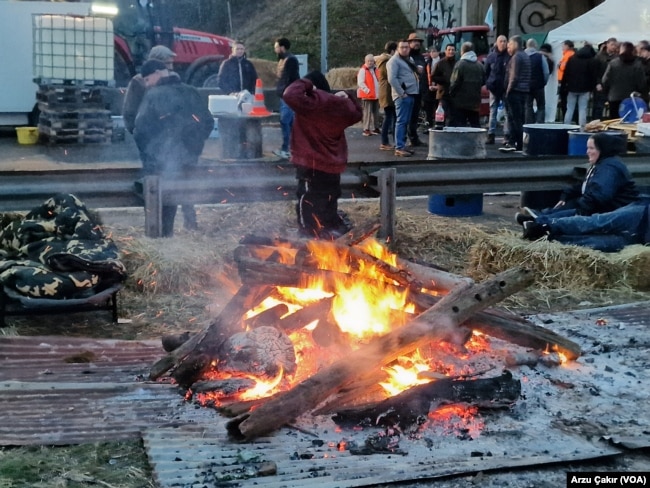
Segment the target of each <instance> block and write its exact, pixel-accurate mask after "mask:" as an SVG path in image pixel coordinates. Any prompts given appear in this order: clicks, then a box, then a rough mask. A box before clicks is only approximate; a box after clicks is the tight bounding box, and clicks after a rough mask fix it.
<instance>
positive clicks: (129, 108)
mask: <svg viewBox="0 0 650 488" xmlns="http://www.w3.org/2000/svg"><path fill="white" fill-rule="evenodd" d="M175 56H176V53H175V52H174V51H172V50H171V49H169V48H168V47H167V46H163V45H162V44H161V45H159V46H154V47H153V48H152V49H151V51H150V52H149V57H148V58H147V61H148V60H150V59H155V60H158V61H161V62H162V63H164V64H165V66H166V67H167V69H168V70H169V71H170V73H173V72H172V71H171V70H172V69H173V68H174V57H175ZM173 74H174V75H176V76H178V75H177V74H176V73H173ZM179 81H180V77H179ZM144 91H145V86H144V80H143V79H142V75H141V74H137V75H135V76H134V77H133V78H131V81H129V85H128V86H127V87H126V93H125V95H124V104H123V105H122V117H123V118H124V127H126V130H128V131H129V132H130V133H131V134H133V129H134V128H135V116H136V115H138V108H139V107H140V103H141V102H142V98H143V97H144Z"/></svg>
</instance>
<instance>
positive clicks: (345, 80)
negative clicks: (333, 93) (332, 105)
mask: <svg viewBox="0 0 650 488" xmlns="http://www.w3.org/2000/svg"><path fill="white" fill-rule="evenodd" d="M357 73H359V68H334V69H331V70H329V71H328V72H327V75H326V76H325V78H327V82H328V83H329V84H330V87H331V88H332V90H356V89H357Z"/></svg>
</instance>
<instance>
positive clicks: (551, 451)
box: [143, 424, 620, 488]
mask: <svg viewBox="0 0 650 488" xmlns="http://www.w3.org/2000/svg"><path fill="white" fill-rule="evenodd" d="M321 427H322V426H321ZM329 427H331V426H329ZM318 433H319V438H318V439H317V438H315V437H313V436H311V435H308V434H305V433H302V432H297V431H295V430H291V429H287V428H285V429H282V430H280V431H279V432H277V433H276V434H275V435H273V436H272V437H265V438H260V439H256V440H255V441H253V442H249V443H246V444H244V445H242V444H234V443H232V442H230V441H229V440H228V438H227V437H226V435H225V428H224V427H223V426H221V425H217V424H215V425H214V426H210V427H206V426H203V427H201V426H197V425H195V426H181V427H179V428H173V429H172V428H161V429H155V430H153V429H150V430H147V431H145V432H143V438H144V443H145V448H146V449H147V454H148V456H149V462H150V464H151V465H152V467H153V472H154V478H155V481H156V483H157V484H158V486H160V488H205V487H212V486H222V487H226V486H233V487H234V486H237V487H241V488H247V487H251V488H252V487H258V486H264V487H265V488H306V487H314V488H316V487H318V488H348V487H362V486H377V485H379V484H381V485H385V484H389V483H395V482H404V481H416V480H425V479H426V480H431V479H439V478H446V477H449V476H455V475H459V474H467V473H477V472H479V471H482V472H487V471H493V470H501V469H514V468H521V467H524V466H541V465H545V464H551V463H557V462H560V461H562V462H573V461H581V460H586V459H594V458H601V457H608V456H613V455H617V454H619V453H620V451H619V450H618V449H615V448H613V447H610V446H607V445H601V446H594V445H591V444H588V443H586V442H585V441H584V440H582V439H578V438H576V437H574V436H571V435H567V434H564V433H561V432H558V431H554V430H553V429H551V430H549V431H547V432H544V433H542V434H541V435H543V436H544V439H545V440H544V441H542V442H540V439H539V438H538V437H537V436H538V435H540V433H537V432H523V431H520V432H518V433H517V437H516V438H512V432H504V433H503V437H502V436H499V433H498V432H496V431H495V432H493V434H492V435H493V437H492V438H491V439H482V441H481V443H480V446H477V445H476V444H475V443H473V442H467V441H458V440H457V439H453V438H447V439H445V440H444V445H439V446H431V447H427V446H426V443H425V442H423V441H417V440H416V441H413V442H408V441H407V440H406V439H405V440H404V442H401V443H400V447H401V448H402V449H403V450H405V451H406V452H407V454H406V455H399V454H390V453H387V454H373V455H360V456H355V455H352V454H350V451H347V450H342V451H339V450H338V449H337V446H336V444H337V442H336V440H337V439H338V440H341V439H344V438H347V441H348V442H349V441H350V440H351V438H350V433H349V432H346V433H345V434H341V433H337V431H336V429H331V428H321V429H318ZM367 435H368V432H360V433H358V435H357V437H358V439H357V441H358V442H361V443H363V438H364V437H367ZM504 438H505V439H507V444H508V449H507V452H504V449H503V447H502V446H503V442H504ZM361 445H362V444H361ZM550 446H553V447H552V448H551V447H550ZM260 464H264V465H265V466H268V465H271V466H274V467H275V472H272V473H270V474H269V475H267V476H262V475H261V474H259V473H258V467H257V466H259V465H260Z"/></svg>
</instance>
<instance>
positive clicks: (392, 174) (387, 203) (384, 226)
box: [378, 168, 397, 241]
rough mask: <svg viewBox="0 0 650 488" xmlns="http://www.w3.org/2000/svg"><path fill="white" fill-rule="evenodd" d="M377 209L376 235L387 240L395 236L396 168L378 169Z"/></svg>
mask: <svg viewBox="0 0 650 488" xmlns="http://www.w3.org/2000/svg"><path fill="white" fill-rule="evenodd" d="M378 183H379V211H380V214H381V217H380V223H381V228H380V229H379V232H378V235H379V237H380V238H382V239H385V240H387V241H392V240H393V238H394V236H395V202H396V198H397V169H395V168H384V169H382V170H380V171H379V181H378Z"/></svg>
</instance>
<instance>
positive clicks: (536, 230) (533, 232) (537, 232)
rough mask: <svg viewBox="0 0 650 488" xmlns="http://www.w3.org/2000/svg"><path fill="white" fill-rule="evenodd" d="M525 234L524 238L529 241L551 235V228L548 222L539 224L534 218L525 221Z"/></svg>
mask: <svg viewBox="0 0 650 488" xmlns="http://www.w3.org/2000/svg"><path fill="white" fill-rule="evenodd" d="M523 226H524V234H523V238H524V239H528V240H529V241H536V240H537V239H540V238H542V237H544V236H547V235H549V233H550V229H549V227H548V225H546V224H538V223H537V222H535V221H534V220H529V221H526V222H524V223H523Z"/></svg>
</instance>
